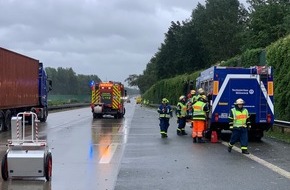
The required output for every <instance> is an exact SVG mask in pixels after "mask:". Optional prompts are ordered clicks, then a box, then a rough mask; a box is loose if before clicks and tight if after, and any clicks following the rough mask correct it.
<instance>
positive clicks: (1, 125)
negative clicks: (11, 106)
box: [0, 110, 5, 132]
mask: <svg viewBox="0 0 290 190" xmlns="http://www.w3.org/2000/svg"><path fill="white" fill-rule="evenodd" d="M4 129H5V115H4V112H3V111H2V110H0V132H1V131H4Z"/></svg>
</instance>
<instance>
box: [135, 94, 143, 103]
mask: <svg viewBox="0 0 290 190" xmlns="http://www.w3.org/2000/svg"><path fill="white" fill-rule="evenodd" d="M141 103H142V98H141V96H137V97H136V104H141Z"/></svg>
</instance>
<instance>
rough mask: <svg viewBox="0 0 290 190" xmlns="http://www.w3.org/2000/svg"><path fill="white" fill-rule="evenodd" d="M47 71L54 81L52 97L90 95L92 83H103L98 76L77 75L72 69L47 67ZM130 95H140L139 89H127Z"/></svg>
mask: <svg viewBox="0 0 290 190" xmlns="http://www.w3.org/2000/svg"><path fill="white" fill-rule="evenodd" d="M45 71H46V73H47V75H48V77H49V79H50V80H52V85H53V87H52V89H53V90H52V91H51V92H50V93H51V95H90V94H91V86H90V82H91V81H94V82H95V83H98V82H101V79H100V78H99V77H98V76H97V75H83V74H76V73H75V72H74V71H73V69H72V68H62V67H58V68H57V69H55V68H51V67H46V68H45ZM125 89H126V90H127V94H128V95H133V94H139V93H140V92H139V90H138V89H136V88H135V89H134V88H127V87H125Z"/></svg>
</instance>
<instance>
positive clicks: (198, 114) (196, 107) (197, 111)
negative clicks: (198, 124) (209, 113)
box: [192, 101, 206, 120]
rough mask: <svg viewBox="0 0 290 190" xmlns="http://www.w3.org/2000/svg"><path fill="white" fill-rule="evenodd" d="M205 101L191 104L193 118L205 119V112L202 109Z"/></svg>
mask: <svg viewBox="0 0 290 190" xmlns="http://www.w3.org/2000/svg"><path fill="white" fill-rule="evenodd" d="M205 106H206V103H204V102H202V101H197V102H196V103H195V104H193V106H192V107H193V120H205V119H206V112H205V111H204V107H205Z"/></svg>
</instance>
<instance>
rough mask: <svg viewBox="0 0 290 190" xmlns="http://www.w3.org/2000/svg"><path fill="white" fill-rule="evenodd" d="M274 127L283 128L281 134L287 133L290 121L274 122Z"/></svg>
mask: <svg viewBox="0 0 290 190" xmlns="http://www.w3.org/2000/svg"><path fill="white" fill-rule="evenodd" d="M274 125H275V126H277V127H280V128H281V132H282V133H284V132H285V128H290V122H289V121H282V120H274Z"/></svg>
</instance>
